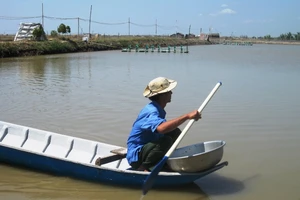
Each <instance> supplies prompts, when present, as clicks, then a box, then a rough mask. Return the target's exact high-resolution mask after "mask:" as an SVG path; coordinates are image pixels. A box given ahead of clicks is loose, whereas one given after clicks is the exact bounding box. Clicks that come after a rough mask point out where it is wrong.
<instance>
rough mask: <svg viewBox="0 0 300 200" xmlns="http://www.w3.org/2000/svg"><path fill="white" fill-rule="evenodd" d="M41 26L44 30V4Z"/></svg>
mask: <svg viewBox="0 0 300 200" xmlns="http://www.w3.org/2000/svg"><path fill="white" fill-rule="evenodd" d="M42 26H43V29H44V30H45V28H44V4H43V3H42Z"/></svg>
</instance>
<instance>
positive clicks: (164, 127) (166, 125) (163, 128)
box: [156, 110, 201, 134]
mask: <svg viewBox="0 0 300 200" xmlns="http://www.w3.org/2000/svg"><path fill="white" fill-rule="evenodd" d="M200 118H201V114H200V113H199V112H198V110H195V111H192V112H190V113H187V114H185V115H182V116H180V117H177V118H175V119H171V120H169V121H166V122H163V123H161V124H160V125H159V126H158V127H157V129H156V130H157V131H158V132H159V133H161V134H165V133H168V132H170V131H173V130H174V129H176V128H177V127H178V126H180V125H181V124H183V123H184V122H185V121H186V120H189V119H194V120H196V121H197V120H198V119H200Z"/></svg>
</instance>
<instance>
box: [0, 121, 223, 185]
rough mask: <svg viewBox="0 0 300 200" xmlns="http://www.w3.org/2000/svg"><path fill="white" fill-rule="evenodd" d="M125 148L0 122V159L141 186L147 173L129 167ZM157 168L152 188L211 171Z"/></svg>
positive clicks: (221, 164)
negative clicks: (156, 175) (163, 169)
mask: <svg viewBox="0 0 300 200" xmlns="http://www.w3.org/2000/svg"><path fill="white" fill-rule="evenodd" d="M126 152H127V150H126V148H123V147H121V146H116V145H111V144H106V143H102V142H98V141H93V140H87V139H83V138H78V137H73V136H68V135H63V134H58V133H54V132H49V131H44V130H39V129H35V128H30V127H26V126H21V125H17V124H12V123H8V122H3V121H0V162H3V163H8V164H10V165H17V166H23V167H26V168H29V169H33V170H38V171H44V172H47V173H51V174H55V175H59V176H68V177H72V178H77V179H83V180H88V181H95V182H101V183H109V184H117V185H126V186H142V184H143V182H144V180H145V179H146V178H147V176H148V175H149V174H150V173H149V172H143V171H136V170H132V169H131V167H130V165H129V164H128V162H127V160H126V157H125V156H126ZM227 164H228V163H227V162H222V163H220V164H218V165H216V166H214V167H212V168H210V169H207V170H205V171H201V172H196V173H185V172H172V171H171V172H170V171H161V172H160V173H159V175H158V177H157V178H156V180H155V183H154V187H157V186H159V187H161V186H172V185H183V184H188V183H192V182H194V181H195V180H197V179H199V178H201V177H204V176H206V175H208V174H210V173H213V172H215V171H217V170H219V169H221V168H223V167H224V166H226V165H227Z"/></svg>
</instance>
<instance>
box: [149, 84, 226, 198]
mask: <svg viewBox="0 0 300 200" xmlns="http://www.w3.org/2000/svg"><path fill="white" fill-rule="evenodd" d="M221 85H222V82H219V83H217V84H216V86H215V87H214V88H213V90H212V91H211V92H210V94H209V95H208V96H207V97H206V99H205V101H204V102H203V103H202V105H201V106H200V107H199V109H198V112H199V113H201V112H202V110H203V109H204V108H205V106H206V105H207V104H208V102H209V100H210V99H211V98H212V97H213V96H214V94H215V93H216V91H217V90H218V88H219V87H220V86H221ZM194 122H195V120H194V119H191V120H190V121H189V123H188V124H187V125H186V127H185V128H184V129H183V131H182V132H181V134H180V135H179V137H178V138H177V140H176V141H175V142H174V144H173V145H172V146H171V148H170V149H169V151H168V152H167V153H166V155H165V156H164V157H163V159H162V160H161V161H160V162H159V163H158V164H157V165H156V166H155V167H154V169H153V170H152V171H151V173H150V174H149V175H148V177H147V178H146V180H145V181H144V184H143V195H146V194H147V192H148V191H149V190H150V188H151V187H152V185H153V183H154V180H155V178H156V177H157V175H158V173H159V172H160V170H161V169H162V167H163V166H164V164H165V163H166V161H167V160H168V158H169V157H170V155H171V154H172V153H173V151H174V150H175V149H176V147H177V146H178V144H179V143H180V141H181V140H182V138H183V137H184V136H185V134H186V133H187V131H188V130H189V129H190V127H191V126H192V125H193V123H194Z"/></svg>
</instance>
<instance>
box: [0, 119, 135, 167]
mask: <svg viewBox="0 0 300 200" xmlns="http://www.w3.org/2000/svg"><path fill="white" fill-rule="evenodd" d="M0 145H5V146H8V147H11V148H15V149H20V150H24V151H28V152H32V153H37V154H43V155H44V156H49V157H54V158H58V159H66V160H69V161H72V162H78V163H83V164H90V165H95V163H96V161H97V159H98V160H99V158H111V159H109V160H107V161H106V162H102V164H101V166H103V167H108V168H115V169H122V170H125V169H128V168H130V165H129V164H128V162H127V160H126V158H125V156H126V152H127V150H126V149H125V148H121V147H119V146H115V145H110V144H105V143H100V142H95V141H92V140H86V139H82V138H77V137H73V136H68V135H61V134H57V133H53V132H48V131H43V130H38V129H34V128H29V127H24V126H19V125H15V124H10V123H6V122H2V121H0ZM120 148H121V149H122V151H118V150H120ZM116 155H118V157H116ZM98 165H99V164H98Z"/></svg>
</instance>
